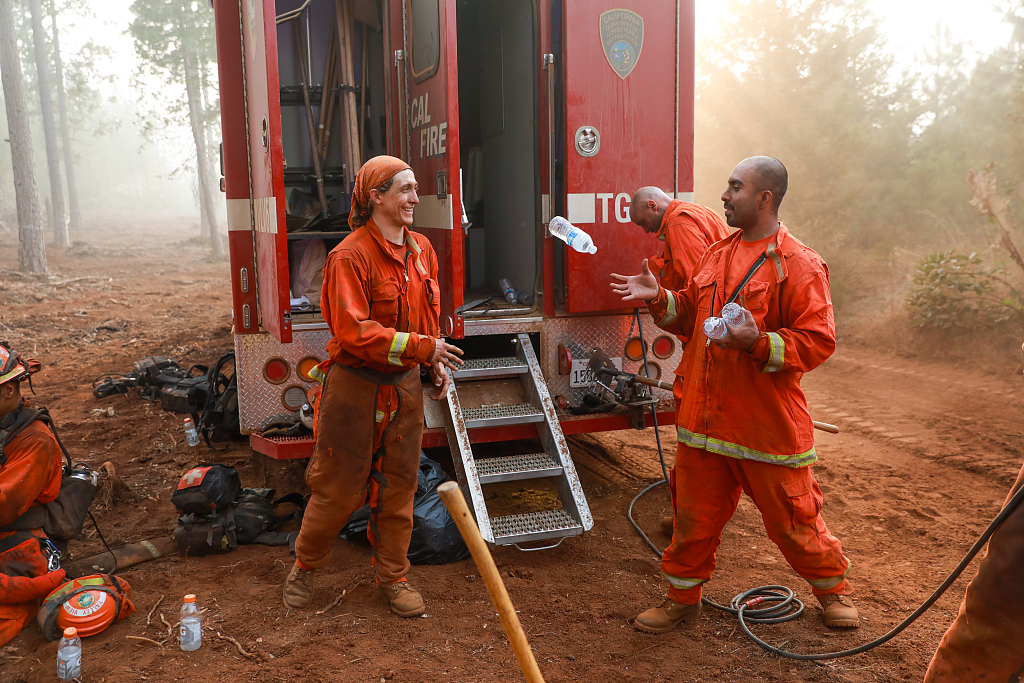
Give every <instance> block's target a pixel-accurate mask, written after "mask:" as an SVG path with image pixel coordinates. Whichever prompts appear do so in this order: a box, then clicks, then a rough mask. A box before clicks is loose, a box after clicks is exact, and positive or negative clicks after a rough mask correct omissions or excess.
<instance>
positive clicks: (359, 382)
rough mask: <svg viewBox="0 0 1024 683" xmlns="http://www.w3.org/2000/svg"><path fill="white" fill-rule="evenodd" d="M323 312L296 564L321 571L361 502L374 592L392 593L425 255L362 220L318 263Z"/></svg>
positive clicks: (429, 328) (425, 310) (410, 493)
mask: <svg viewBox="0 0 1024 683" xmlns="http://www.w3.org/2000/svg"><path fill="white" fill-rule="evenodd" d="M321 306H322V309H323V315H324V319H325V320H326V321H327V324H328V326H329V327H330V329H331V332H332V333H333V335H334V336H333V338H332V339H331V340H330V342H328V344H327V351H328V353H329V354H330V363H328V364H323V365H327V366H328V367H327V377H326V379H325V381H324V387H323V391H322V393H321V396H320V407H319V410H318V412H317V429H316V449H315V450H314V452H313V457H312V459H311V460H310V463H309V467H308V469H307V470H306V483H307V484H308V485H309V488H310V490H311V491H312V496H311V497H310V499H309V504H308V505H307V507H306V511H305V514H304V516H303V519H302V528H301V529H300V531H299V536H298V538H297V540H296V542H295V555H296V558H297V559H298V562H299V566H300V567H301V568H303V569H315V568H317V567H323V566H324V565H326V564H327V563H328V562H330V560H331V544H332V543H333V542H334V539H336V538H337V536H338V533H339V532H340V531H341V529H342V527H344V526H345V523H346V522H347V521H348V518H349V517H350V516H351V515H352V513H353V512H355V511H356V510H357V509H359V508H360V507H362V506H363V505H364V504H365V503H366V502H367V501H369V505H370V523H369V527H368V528H367V536H368V538H369V539H370V543H371V544H372V546H373V564H374V568H375V573H376V580H377V583H378V585H390V584H393V583H395V582H398V581H401V580H402V579H403V578H404V576H405V573H406V571H408V569H409V560H408V559H407V558H406V554H407V553H408V550H409V540H410V538H411V537H412V524H413V522H412V507H413V497H414V496H415V493H416V486H417V480H418V474H419V462H420V460H419V454H420V443H421V440H422V434H423V390H422V384H421V382H420V377H419V371H418V368H419V366H420V364H423V363H426V362H427V361H428V360H429V358H430V356H431V354H432V353H433V351H434V338H436V337H439V336H440V329H439V326H438V318H439V316H440V312H441V297H440V290H439V289H438V283H437V256H436V255H435V253H434V249H433V247H431V245H430V242H429V241H428V240H427V238H426V237H424V236H423V235H420V234H418V233H414V232H410V231H409V230H408V229H406V231H405V246H404V247H396V246H395V245H392V244H391V243H389V242H388V241H387V240H385V239H384V237H383V235H381V232H380V229H379V228H377V226H376V224H375V223H374V222H373V219H372V218H371V219H370V221H369V222H368V223H367V224H366V225H365V226H363V227H360V228H357V229H356V230H355V231H354V232H353V233H352V234H351V235H349V236H348V237H346V238H345V240H344V241H343V242H342V243H341V244H339V245H338V246H337V247H335V248H334V250H333V251H331V253H330V255H328V257H327V262H326V264H325V265H324V287H323V295H322V297H321ZM396 380H397V381H396Z"/></svg>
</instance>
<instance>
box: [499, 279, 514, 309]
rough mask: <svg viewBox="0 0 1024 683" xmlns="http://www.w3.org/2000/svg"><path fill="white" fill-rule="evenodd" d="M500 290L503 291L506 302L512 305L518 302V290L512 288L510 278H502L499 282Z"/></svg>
mask: <svg viewBox="0 0 1024 683" xmlns="http://www.w3.org/2000/svg"><path fill="white" fill-rule="evenodd" d="M498 289H500V290H501V294H502V296H504V297H505V301H507V302H509V303H510V304H514V303H515V302H516V289H515V287H513V286H512V283H510V282H509V281H508V278H504V277H503V278H501V279H500V280H498Z"/></svg>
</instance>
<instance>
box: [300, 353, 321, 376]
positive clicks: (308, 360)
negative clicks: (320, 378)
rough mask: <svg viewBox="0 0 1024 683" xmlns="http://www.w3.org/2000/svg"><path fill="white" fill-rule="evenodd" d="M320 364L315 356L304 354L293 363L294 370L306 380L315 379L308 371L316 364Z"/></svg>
mask: <svg viewBox="0 0 1024 683" xmlns="http://www.w3.org/2000/svg"><path fill="white" fill-rule="evenodd" d="M319 364H320V359H319V358H317V357H316V356H306V357H305V358H303V359H302V360H300V361H299V362H298V363H297V364H296V365H295V372H296V373H298V375H299V377H301V378H302V379H304V380H306V381H307V382H315V381H317V380H316V378H315V377H313V376H312V375H311V374H310V373H311V372H312V371H313V368H315V367H316V366H317V365H319Z"/></svg>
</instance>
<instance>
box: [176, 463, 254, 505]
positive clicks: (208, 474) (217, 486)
mask: <svg viewBox="0 0 1024 683" xmlns="http://www.w3.org/2000/svg"><path fill="white" fill-rule="evenodd" d="M241 492H242V480H241V479H239V477H238V471H237V470H236V469H235V468H234V467H231V466H230V465H218V464H217V463H209V464H208V463H202V464H200V465H197V466H196V467H193V468H192V469H190V470H189V471H188V472H186V473H185V474H183V475H181V479H180V480H178V488H177V489H175V491H174V493H173V494H172V495H171V503H173V504H174V507H175V508H177V510H178V512H180V513H182V514H186V515H198V516H201V515H209V514H212V513H215V512H219V511H221V510H223V509H224V508H226V507H227V506H229V505H231V503H233V502H235V499H236V498H238V494H240V493H241Z"/></svg>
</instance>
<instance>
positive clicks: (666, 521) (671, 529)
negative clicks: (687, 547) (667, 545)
mask: <svg viewBox="0 0 1024 683" xmlns="http://www.w3.org/2000/svg"><path fill="white" fill-rule="evenodd" d="M675 521H676V520H675V518H674V517H662V518H661V530H662V531H664V532H665V533H666V534H668V535H669V536H671V535H672V534H673V533H675Z"/></svg>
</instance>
